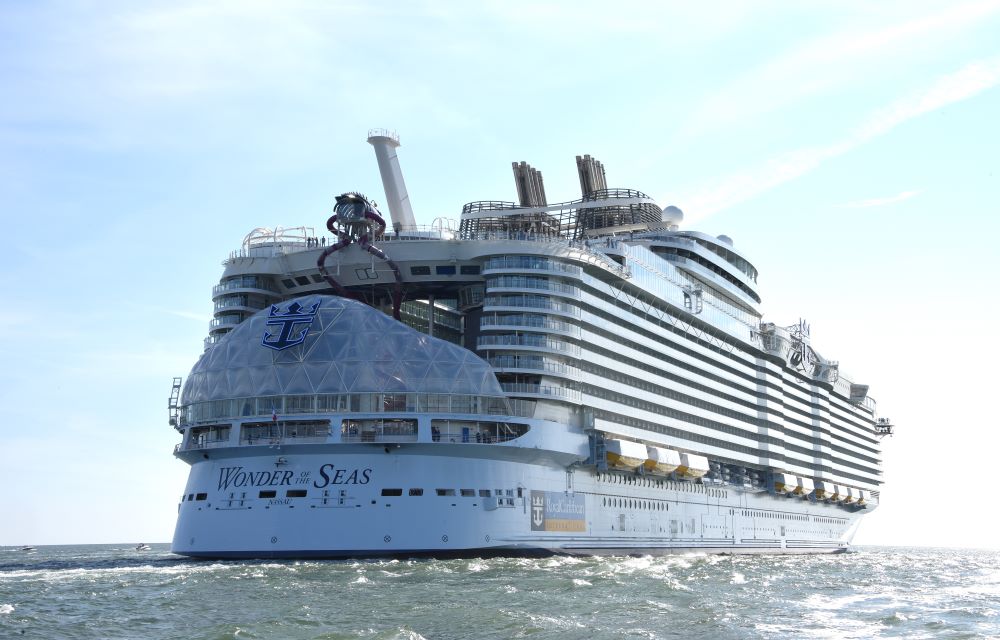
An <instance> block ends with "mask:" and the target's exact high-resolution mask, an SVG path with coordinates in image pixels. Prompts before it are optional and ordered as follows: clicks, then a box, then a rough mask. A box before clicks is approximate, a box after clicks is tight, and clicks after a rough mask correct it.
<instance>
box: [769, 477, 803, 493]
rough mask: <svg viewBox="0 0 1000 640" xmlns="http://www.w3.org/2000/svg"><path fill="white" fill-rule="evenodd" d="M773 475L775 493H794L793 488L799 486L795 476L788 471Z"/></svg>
mask: <svg viewBox="0 0 1000 640" xmlns="http://www.w3.org/2000/svg"><path fill="white" fill-rule="evenodd" d="M773 476H774V492H775V493H779V494H780V493H784V494H788V495H791V494H793V493H795V490H796V489H798V487H799V483H798V481H797V480H796V479H795V476H793V475H791V474H789V473H775V474H773Z"/></svg>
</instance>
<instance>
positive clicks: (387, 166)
mask: <svg viewBox="0 0 1000 640" xmlns="http://www.w3.org/2000/svg"><path fill="white" fill-rule="evenodd" d="M368 143H369V144H371V146H373V147H375V159H376V160H378V171H379V173H380V174H382V188H383V189H385V201H386V202H385V203H386V205H388V207H389V217H390V218H391V219H392V228H393V229H396V230H399V231H407V230H409V231H413V230H416V228H417V222H416V220H415V219H414V218H413V208H412V207H411V206H410V196H409V195H408V194H407V193H406V183H404V182H403V172H402V171H401V170H400V168H399V157H398V156H397V155H396V147H398V146H399V136H398V135H397V134H396V132H395V131H388V130H386V129H372V130H371V131H369V132H368Z"/></svg>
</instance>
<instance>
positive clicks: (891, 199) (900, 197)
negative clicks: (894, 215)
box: [841, 189, 923, 209]
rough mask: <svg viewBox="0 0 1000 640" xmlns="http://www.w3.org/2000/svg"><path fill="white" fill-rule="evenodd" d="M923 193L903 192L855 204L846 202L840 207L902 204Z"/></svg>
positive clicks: (917, 191)
mask: <svg viewBox="0 0 1000 640" xmlns="http://www.w3.org/2000/svg"><path fill="white" fill-rule="evenodd" d="M921 193H923V189H917V190H916V191H903V192H901V193H897V194H896V195H894V196H887V197H884V198H869V199H868V200H857V201H855V202H848V203H846V204H843V205H841V206H842V207H844V208H846V209H867V208H869V207H881V206H883V205H887V204H895V203H897V202H902V201H904V200H909V199H910V198H912V197H914V196H918V195H920V194H921Z"/></svg>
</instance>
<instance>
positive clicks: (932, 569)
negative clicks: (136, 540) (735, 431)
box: [0, 545, 1000, 640]
mask: <svg viewBox="0 0 1000 640" xmlns="http://www.w3.org/2000/svg"><path fill="white" fill-rule="evenodd" d="M0 638H46V639H57V638H59V639H61V638H67V639H81V640H84V639H86V640H91V639H97V638H100V639H105V638H137V639H138V638H142V639H147V638H178V639H182V638H183V639H185V640H186V639H188V638H219V639H222V638H322V639H340V638H373V639H418V638H428V639H439V638H440V639H445V638H533V639H545V638H559V639H565V638H588V639H589V638H650V639H652V638H685V639H686V640H693V639H698V638H706V639H708V638H711V639H713V640H715V639H724V638H1000V552H997V551H977V550H953V549H915V548H861V549H858V550H857V551H854V552H852V553H848V554H840V555H833V556H829V555H825V556H708V555H684V556H668V557H657V558H650V557H637V558H570V557H552V558H541V559H538V558H533V559H525V558H492V559H472V560H425V559H420V560H416V559H415V560H371V561H302V562H296V561H277V562H274V561H260V562H246V561H226V562H215V561H196V560H187V559H183V558H180V557H178V556H174V555H172V554H170V552H169V550H168V548H167V545H153V548H152V549H151V550H150V551H142V552H140V551H136V550H135V549H133V548H132V546H129V545H124V546H123V545H90V546H57V547H39V548H38V550H37V551H35V552H25V551H21V550H20V549H14V548H0Z"/></svg>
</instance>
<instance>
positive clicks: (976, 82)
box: [673, 56, 1000, 223]
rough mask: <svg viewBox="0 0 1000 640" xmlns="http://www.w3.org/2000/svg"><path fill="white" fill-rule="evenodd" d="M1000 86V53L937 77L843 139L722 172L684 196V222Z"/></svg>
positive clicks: (880, 111) (730, 203) (723, 206)
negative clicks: (700, 187) (728, 172)
mask: <svg viewBox="0 0 1000 640" xmlns="http://www.w3.org/2000/svg"><path fill="white" fill-rule="evenodd" d="M997 84H1000V56H997V57H993V58H989V59H986V60H979V61H977V62H973V63H971V64H968V65H966V66H965V67H963V68H962V69H959V70H958V71H956V72H954V73H951V74H948V75H946V76H942V77H940V78H938V79H937V80H936V81H935V82H934V83H933V84H931V85H930V86H929V87H927V88H925V89H924V90H922V91H919V92H917V93H914V94H911V95H909V96H906V97H904V98H902V99H899V100H896V101H894V102H893V103H891V104H889V105H887V106H886V107H885V108H882V109H879V110H877V111H876V112H874V113H873V114H872V115H871V116H869V117H868V118H867V119H866V120H865V121H864V122H863V123H862V124H861V125H860V126H859V127H857V128H856V129H855V130H854V131H853V132H852V133H851V134H850V135H848V136H847V137H846V138H845V139H844V140H841V141H839V142H835V143H832V144H829V145H825V146H815V147H808V148H803V149H796V150H793V151H788V152H785V153H782V154H779V155H777V156H775V157H773V158H770V159H768V160H765V161H764V162H763V163H761V164H760V165H759V166H756V167H754V168H752V169H747V170H744V171H739V172H736V173H734V174H732V175H729V176H725V177H723V178H722V179H720V180H718V181H717V182H715V183H714V184H712V185H711V186H709V187H706V188H702V189H700V190H699V191H697V192H695V193H693V194H691V195H689V196H687V197H686V198H685V197H681V198H673V200H675V201H679V202H683V203H685V205H684V211H685V215H686V216H687V218H686V221H687V222H688V223H690V222H692V221H694V220H700V219H703V218H705V217H706V216H709V215H711V214H713V213H716V212H718V211H721V210H723V209H726V208H728V207H731V206H733V205H735V204H738V203H740V202H743V201H745V200H749V199H750V198H753V197H755V196H758V195H760V194H762V193H764V192H766V191H769V190H771V189H773V188H774V187H777V186H778V185H781V184H783V183H785V182H788V181H790V180H794V179H795V178H798V177H800V176H802V175H804V174H806V173H808V172H810V171H812V170H813V169H815V168H817V167H818V166H819V165H820V164H822V163H823V162H824V161H826V160H829V159H830V158H835V157H837V156H840V155H843V154H845V153H848V152H850V151H852V150H854V149H856V148H857V147H860V146H861V145H863V144H865V143H867V142H869V141H870V140H872V139H874V138H876V137H878V136H881V135H882V134H884V133H887V132H889V131H891V130H892V129H894V128H895V127H897V126H899V125H901V124H903V123H904V122H907V121H909V120H911V119H913V118H916V117H918V116H921V115H923V114H926V113H929V112H931V111H936V110H937V109H941V108H943V107H946V106H948V105H950V104H954V103H956V102H960V101H962V100H966V99H968V98H972V97H974V96H976V95H978V94H980V93H982V92H983V91H986V90H987V89H991V88H993V87H995V86H996V85H997Z"/></svg>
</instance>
